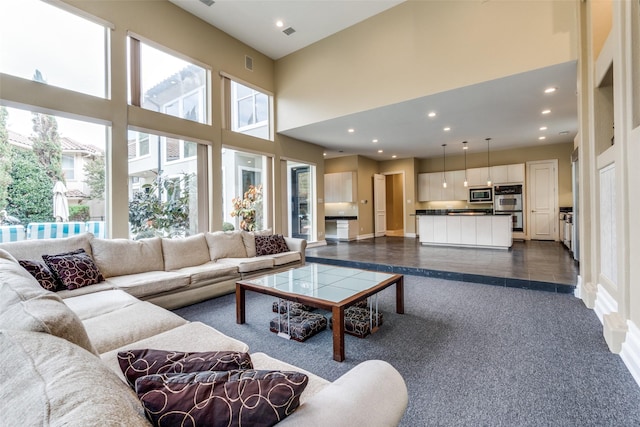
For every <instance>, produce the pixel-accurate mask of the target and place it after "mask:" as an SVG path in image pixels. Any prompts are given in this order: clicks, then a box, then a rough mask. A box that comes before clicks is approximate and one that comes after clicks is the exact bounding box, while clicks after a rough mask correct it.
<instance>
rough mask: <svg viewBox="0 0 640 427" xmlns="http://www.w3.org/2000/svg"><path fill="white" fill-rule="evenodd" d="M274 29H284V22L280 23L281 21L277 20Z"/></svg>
mask: <svg viewBox="0 0 640 427" xmlns="http://www.w3.org/2000/svg"><path fill="white" fill-rule="evenodd" d="M276 27H278V28H282V27H284V22H282V20H281V19H278V20H277V21H276Z"/></svg>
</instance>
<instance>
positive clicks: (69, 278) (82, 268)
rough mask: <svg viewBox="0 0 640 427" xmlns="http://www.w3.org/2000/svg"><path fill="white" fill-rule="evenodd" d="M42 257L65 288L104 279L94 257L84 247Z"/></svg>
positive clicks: (92, 283) (78, 286)
mask: <svg viewBox="0 0 640 427" xmlns="http://www.w3.org/2000/svg"><path fill="white" fill-rule="evenodd" d="M42 259H43V260H44V262H45V263H46V264H47V266H48V267H49V269H50V270H51V272H52V273H53V274H54V275H55V276H56V278H57V279H58V280H59V281H60V283H61V285H62V288H63V289H77V288H81V287H83V286H89V285H95V284H96V283H100V282H102V281H103V280H104V277H102V274H101V273H100V270H99V269H98V266H97V265H96V263H95V262H94V261H93V258H91V256H89V254H87V253H86V252H85V251H84V249H78V250H76V251H73V252H67V253H63V254H58V255H42ZM58 290H60V289H58Z"/></svg>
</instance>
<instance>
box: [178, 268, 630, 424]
mask: <svg viewBox="0 0 640 427" xmlns="http://www.w3.org/2000/svg"><path fill="white" fill-rule="evenodd" d="M394 299H395V289H394V288H393V287H391V288H388V289H386V290H384V291H383V292H381V294H380V296H379V299H378V302H379V304H380V308H381V310H382V311H383V313H384V325H383V326H382V327H381V328H380V330H379V331H378V332H377V333H375V334H374V335H371V336H369V337H368V338H366V339H358V338H355V337H352V336H348V335H347V336H346V338H345V347H346V358H347V359H346V361H345V362H342V363H339V362H335V361H333V360H332V357H331V355H332V345H331V333H330V331H328V330H327V331H324V332H322V333H320V334H319V335H316V336H315V337H313V338H311V339H309V340H308V341H306V342H304V343H298V342H295V341H287V340H285V339H283V338H279V337H277V336H276V334H274V333H271V332H269V319H271V318H272V317H274V313H272V312H271V302H272V301H273V300H274V298H272V297H268V296H265V295H260V294H256V293H252V292H247V323H246V324H244V325H237V324H236V323H235V296H234V295H227V296H223V297H220V298H216V299H213V300H209V301H205V302H203V303H200V304H195V305H192V306H188V307H184V308H181V309H179V310H176V313H178V314H179V315H181V316H183V317H185V318H186V319H189V320H192V321H202V322H204V323H207V324H209V325H211V326H213V327H215V328H216V329H218V330H220V331H222V332H224V333H226V334H228V335H231V336H233V337H235V338H238V339H240V340H242V341H244V342H246V343H247V344H249V347H250V348H251V351H252V352H259V351H262V352H265V353H267V354H269V355H271V356H273V357H276V358H279V359H282V360H284V361H287V362H289V363H291V364H294V365H297V366H300V367H302V368H304V369H307V370H309V371H311V372H314V373H316V374H318V375H320V376H321V377H324V378H326V379H328V380H334V379H336V378H337V377H339V376H340V375H342V374H343V373H344V372H346V371H347V370H349V369H350V368H352V367H353V366H355V365H356V364H358V363H359V362H361V361H363V360H367V359H382V360H386V361H388V362H390V363H391V364H392V365H394V366H395V367H396V368H397V369H398V370H399V371H400V373H401V374H402V375H403V377H404V379H405V381H406V383H407V387H408V389H409V407H408V409H407V412H406V414H405V416H404V418H403V420H402V424H401V425H403V426H427V425H428V426H614V425H615V426H632V425H634V426H638V425H640V388H639V387H638V386H637V385H636V383H635V381H634V380H633V378H632V377H631V374H630V373H629V372H628V371H627V369H626V367H625V366H624V364H623V362H622V360H621V359H620V357H619V356H617V355H615V354H612V353H610V352H609V351H608V349H607V345H606V343H605V342H604V338H603V337H602V326H601V324H600V322H599V321H598V319H597V317H596V316H595V314H594V313H593V311H591V310H588V309H587V308H586V307H585V306H584V305H583V303H582V302H581V301H580V300H578V299H577V298H575V297H573V296H572V295H567V294H555V293H550V292H540V291H531V290H523V289H512V288H504V287H494V286H488V285H480V284H474V283H464V282H454V281H447V280H441V279H431V278H425V277H416V276H405V314H404V315H399V314H396V313H395V312H394V307H395V305H394ZM327 315H328V313H327ZM380 398H381V399H384V396H380Z"/></svg>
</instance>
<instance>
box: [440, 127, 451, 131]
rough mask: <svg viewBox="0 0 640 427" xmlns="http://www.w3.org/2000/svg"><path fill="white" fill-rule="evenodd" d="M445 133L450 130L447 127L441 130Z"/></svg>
mask: <svg viewBox="0 0 640 427" xmlns="http://www.w3.org/2000/svg"><path fill="white" fill-rule="evenodd" d="M442 130H443V131H445V132H449V131H450V130H451V128H450V127H449V126H447V127H446V128H444V129H442Z"/></svg>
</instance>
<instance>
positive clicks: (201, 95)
mask: <svg viewBox="0 0 640 427" xmlns="http://www.w3.org/2000/svg"><path fill="white" fill-rule="evenodd" d="M129 49H130V50H131V52H132V55H129V57H130V58H133V63H132V64H130V67H129V68H130V70H131V76H130V79H131V82H132V84H131V91H130V92H131V103H132V104H133V105H139V106H140V107H142V108H145V109H147V110H152V111H158V112H161V113H164V114H168V115H170V116H174V117H180V118H182V119H187V120H191V121H194V122H198V123H208V110H209V109H208V106H207V96H206V94H207V90H208V88H207V70H206V69H205V68H204V67H203V66H201V65H198V64H195V63H194V62H191V61H187V60H186V59H183V58H180V57H178V56H176V55H172V54H170V53H167V52H165V51H162V50H160V49H158V48H156V47H153V46H151V45H149V44H148V43H145V42H142V41H139V40H137V39H135V38H133V37H129ZM137 88H139V90H138V89H137Z"/></svg>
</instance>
